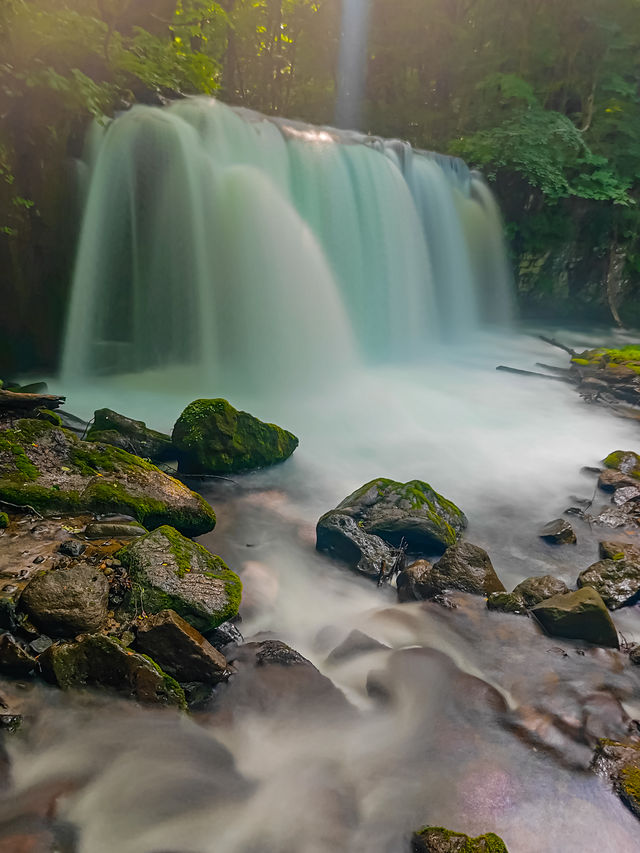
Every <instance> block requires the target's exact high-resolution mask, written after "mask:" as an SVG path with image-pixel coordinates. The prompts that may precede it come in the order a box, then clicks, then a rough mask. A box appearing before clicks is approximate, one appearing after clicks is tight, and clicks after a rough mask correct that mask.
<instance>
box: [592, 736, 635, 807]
mask: <svg viewBox="0 0 640 853" xmlns="http://www.w3.org/2000/svg"><path fill="white" fill-rule="evenodd" d="M591 769H592V770H593V771H594V772H595V773H597V774H598V775H599V776H602V777H604V778H605V779H608V780H609V781H610V782H611V783H612V785H613V790H614V791H615V792H616V794H617V795H618V796H619V797H620V799H621V800H622V801H623V803H624V804H625V805H626V806H627V807H628V808H629V809H630V810H631V811H632V812H633V813H634V814H635V816H636V817H637V818H640V743H638V742H637V741H636V742H628V743H617V742H615V741H612V740H605V739H603V740H601V741H600V743H599V744H598V746H597V747H596V750H595V753H594V756H593V761H592V763H591Z"/></svg>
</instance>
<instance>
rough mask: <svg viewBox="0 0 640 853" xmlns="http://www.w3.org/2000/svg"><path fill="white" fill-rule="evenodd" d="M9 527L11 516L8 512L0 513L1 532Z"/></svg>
mask: <svg viewBox="0 0 640 853" xmlns="http://www.w3.org/2000/svg"><path fill="white" fill-rule="evenodd" d="M8 526H9V516H8V515H7V513H6V512H0V530H6V529H7V527H8Z"/></svg>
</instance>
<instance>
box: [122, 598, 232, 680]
mask: <svg viewBox="0 0 640 853" xmlns="http://www.w3.org/2000/svg"><path fill="white" fill-rule="evenodd" d="M136 645H137V647H138V648H139V649H140V651H142V652H144V653H145V654H147V655H150V656H151V657H152V658H153V660H154V661H156V663H158V664H159V665H160V666H161V667H162V669H163V670H164V671H165V672H167V673H168V674H169V675H172V676H173V677H174V678H176V679H177V680H178V681H180V682H192V681H200V682H205V683H208V684H216V683H217V682H219V681H224V680H225V679H226V678H228V676H229V669H228V667H227V661H226V660H225V658H224V657H223V655H221V654H220V652H219V651H218V650H217V649H214V647H213V646H212V645H211V644H210V643H209V642H208V641H207V640H205V638H204V637H203V636H202V634H200V632H199V631H196V629H195V628H193V627H192V626H191V625H189V623H188V622H185V620H184V619H182V618H181V617H180V616H178V614H177V613H174V611H173V610H164V611H163V612H162V613H158V614H156V615H155V616H150V617H148V618H147V619H145V620H144V621H143V622H142V623H141V624H140V625H139V626H138V634H137V639H136Z"/></svg>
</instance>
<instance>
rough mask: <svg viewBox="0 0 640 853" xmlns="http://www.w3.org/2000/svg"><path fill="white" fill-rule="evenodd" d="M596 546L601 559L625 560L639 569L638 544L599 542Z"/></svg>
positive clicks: (639, 549)
mask: <svg viewBox="0 0 640 853" xmlns="http://www.w3.org/2000/svg"><path fill="white" fill-rule="evenodd" d="M598 547H599V550H600V556H601V557H602V559H603V560H626V561H627V562H628V563H633V564H634V565H636V566H638V568H639V569H640V546H638V545H632V544H631V543H629V542H600V543H599V546H598Z"/></svg>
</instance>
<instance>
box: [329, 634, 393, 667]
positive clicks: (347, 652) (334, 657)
mask: <svg viewBox="0 0 640 853" xmlns="http://www.w3.org/2000/svg"><path fill="white" fill-rule="evenodd" d="M389 650H390V649H389V646H385V645H384V644H383V643H379V642H378V641H377V640H374V639H373V637H370V636H369V635H368V634H365V633H363V632H362V631H358V630H354V631H352V632H351V633H350V634H349V636H348V637H347V638H346V640H344V642H342V643H340V645H339V646H336V648H335V649H334V650H333V651H332V652H331V654H330V655H329V657H328V658H327V663H343V662H344V661H348V660H352V659H353V658H357V657H360V655H366V654H370V653H371V652H383V651H389Z"/></svg>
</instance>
